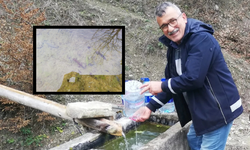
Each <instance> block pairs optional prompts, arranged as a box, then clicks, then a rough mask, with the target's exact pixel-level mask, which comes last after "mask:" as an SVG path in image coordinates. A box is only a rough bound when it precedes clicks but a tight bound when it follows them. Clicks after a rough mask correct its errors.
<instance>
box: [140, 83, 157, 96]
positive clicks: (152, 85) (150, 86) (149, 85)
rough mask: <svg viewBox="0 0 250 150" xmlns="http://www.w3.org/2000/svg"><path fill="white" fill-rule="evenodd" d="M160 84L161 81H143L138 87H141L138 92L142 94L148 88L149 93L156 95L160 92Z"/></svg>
mask: <svg viewBox="0 0 250 150" xmlns="http://www.w3.org/2000/svg"><path fill="white" fill-rule="evenodd" d="M161 84H162V82H161V81H150V82H148V83H145V84H143V85H142V86H141V87H140V88H143V89H142V91H141V93H140V94H143V93H144V92H146V91H147V90H148V91H149V92H150V93H151V94H153V95H157V94H158V93H161V92H162V89H161Z"/></svg>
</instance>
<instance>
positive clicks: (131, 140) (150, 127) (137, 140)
mask: <svg viewBox="0 0 250 150" xmlns="http://www.w3.org/2000/svg"><path fill="white" fill-rule="evenodd" d="M168 128H169V127H168V126H164V125H160V124H155V123H150V122H144V123H142V124H141V125H140V126H139V127H137V130H131V131H129V132H128V133H127V134H126V141H127V143H128V150H137V149H139V148H140V147H142V146H143V145H145V144H146V143H148V142H149V141H151V140H152V139H154V138H156V137H157V136H159V135H160V134H161V133H163V132H165V131H166V130H167V129H168ZM101 149H105V150H127V148H126V143H125V140H124V138H123V137H119V138H116V139H114V140H111V141H109V142H107V143H105V144H104V146H102V147H101Z"/></svg>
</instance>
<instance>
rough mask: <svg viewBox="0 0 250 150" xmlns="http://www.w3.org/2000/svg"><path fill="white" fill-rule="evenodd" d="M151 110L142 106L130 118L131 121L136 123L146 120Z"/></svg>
mask: <svg viewBox="0 0 250 150" xmlns="http://www.w3.org/2000/svg"><path fill="white" fill-rule="evenodd" d="M151 112H152V111H151V110H150V109H149V108H148V107H146V106H143V107H141V108H139V109H138V110H137V111H136V112H135V113H134V114H133V116H132V117H131V119H132V120H134V121H136V122H144V121H145V120H147V119H148V118H149V117H150V115H151Z"/></svg>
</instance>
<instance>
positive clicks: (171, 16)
mask: <svg viewBox="0 0 250 150" xmlns="http://www.w3.org/2000/svg"><path fill="white" fill-rule="evenodd" d="M156 16H157V17H156V19H157V23H158V24H159V26H160V29H161V30H162V31H163V33H164V35H163V36H161V37H160V38H159V41H160V42H162V43H163V44H165V45H166V46H167V47H168V51H167V60H168V64H167V65H166V68H165V77H166V81H164V82H158V81H151V82H149V83H147V84H144V85H142V86H141V88H143V90H142V91H141V93H144V92H145V91H147V90H149V92H150V93H152V94H153V95H155V97H153V98H152V99H151V101H150V102H149V104H148V105H147V106H146V107H142V108H140V109H139V110H138V111H137V112H135V114H134V116H137V121H138V122H143V121H145V120H146V119H148V118H149V117H150V114H151V112H152V111H153V112H154V111H155V110H156V109H158V108H160V107H161V106H163V105H164V104H165V103H167V102H168V101H169V100H170V99H171V98H173V99H174V103H175V107H176V111H177V114H178V117H179V120H180V123H181V126H184V125H185V124H186V123H188V122H189V121H190V120H192V124H191V126H190V129H189V132H188V135H187V139H188V143H189V146H190V148H191V149H192V150H200V149H201V150H223V149H224V148H225V145H226V141H227V137H228V134H229V131H230V129H231V126H232V122H233V120H234V119H235V118H237V117H238V116H239V115H240V114H241V113H242V112H243V108H242V105H241V99H240V96H239V93H238V90H237V88H236V85H235V83H234V81H233V78H232V76H231V73H230V71H229V69H228V67H227V65H226V62H225V60H224V58H223V55H222V52H221V49H220V46H219V44H218V42H217V41H216V39H215V38H214V37H213V35H212V34H213V32H214V31H213V29H212V27H211V26H210V25H208V24H205V23H203V22H201V21H199V20H195V19H187V17H186V14H185V13H182V12H181V11H180V9H179V8H178V7H177V6H176V5H174V4H172V3H170V2H165V3H162V4H161V5H159V6H158V7H157V8H156Z"/></svg>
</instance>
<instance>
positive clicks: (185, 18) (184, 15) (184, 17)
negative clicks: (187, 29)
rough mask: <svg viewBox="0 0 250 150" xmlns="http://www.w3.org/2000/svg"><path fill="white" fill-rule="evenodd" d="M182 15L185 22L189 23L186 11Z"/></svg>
mask: <svg viewBox="0 0 250 150" xmlns="http://www.w3.org/2000/svg"><path fill="white" fill-rule="evenodd" d="M181 17H182V18H183V19H184V20H185V23H187V15H186V14H185V13H182V16H181Z"/></svg>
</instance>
